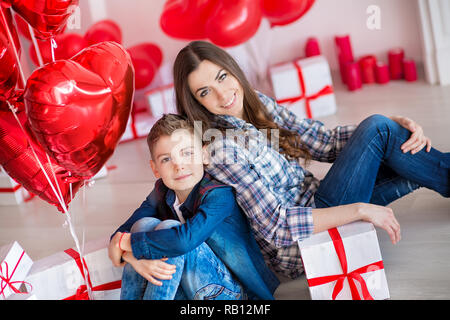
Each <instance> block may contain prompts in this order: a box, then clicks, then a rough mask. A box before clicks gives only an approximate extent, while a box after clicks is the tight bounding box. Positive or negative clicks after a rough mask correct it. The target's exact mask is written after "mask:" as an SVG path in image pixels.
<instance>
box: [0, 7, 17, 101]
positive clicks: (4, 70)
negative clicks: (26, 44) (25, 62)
mask: <svg viewBox="0 0 450 320" xmlns="http://www.w3.org/2000/svg"><path fill="white" fill-rule="evenodd" d="M0 10H1V11H0V101H5V100H7V99H9V98H10V97H11V96H12V95H14V89H15V88H16V85H17V81H18V79H19V70H18V65H17V62H16V58H15V54H14V50H17V55H18V56H20V42H19V37H18V35H17V32H16V29H15V28H14V25H13V24H12V16H11V12H10V9H6V8H3V7H1V6H0ZM8 32H9V33H10V34H11V36H12V38H13V41H12V42H11V41H10V38H9V37H8Z"/></svg>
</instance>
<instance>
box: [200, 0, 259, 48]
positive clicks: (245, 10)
mask: <svg viewBox="0 0 450 320" xmlns="http://www.w3.org/2000/svg"><path fill="white" fill-rule="evenodd" d="M261 19H262V13H261V4H260V2H259V1H254V0H227V1H220V2H219V3H218V4H217V5H216V6H215V7H214V9H213V11H212V13H211V14H210V16H209V18H208V20H207V22H206V25H205V31H206V36H207V37H208V38H209V39H210V40H211V42H213V43H215V44H216V45H218V46H222V47H232V46H236V45H238V44H240V43H243V42H245V41H247V40H248V39H250V38H251V37H252V36H253V35H254V34H255V33H256V31H257V30H258V28H259V25H260V24H261Z"/></svg>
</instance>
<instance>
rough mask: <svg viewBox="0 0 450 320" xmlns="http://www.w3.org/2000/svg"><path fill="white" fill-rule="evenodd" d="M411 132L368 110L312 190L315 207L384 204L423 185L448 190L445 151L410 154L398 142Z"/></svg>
mask: <svg viewBox="0 0 450 320" xmlns="http://www.w3.org/2000/svg"><path fill="white" fill-rule="evenodd" d="M410 135H411V132H410V131H408V130H407V129H405V128H403V127H402V126H400V125H399V124H398V123H396V122H395V121H393V120H391V119H389V118H387V117H384V116H381V115H373V116H370V117H369V118H367V119H365V120H364V121H362V122H361V123H360V125H359V126H358V127H357V128H356V130H355V132H354V133H353V134H352V136H351V137H350V139H349V141H348V142H347V144H346V145H345V146H344V148H343V149H342V151H341V153H340V154H339V156H338V157H337V159H336V161H335V162H334V163H333V165H332V167H331V168H330V170H329V172H328V173H327V175H326V176H325V178H324V179H323V180H322V181H321V182H320V186H319V189H318V190H317V192H316V194H315V195H314V202H315V204H316V207H317V208H324V207H333V206H337V205H343V204H349V203H355V202H365V203H373V204H378V205H383V206H385V205H387V204H389V203H391V202H392V201H394V200H396V199H398V198H400V197H402V196H404V195H406V194H408V193H410V192H412V191H414V190H415V189H417V188H419V187H426V188H429V189H431V190H434V191H436V192H438V193H440V194H441V195H442V196H444V197H449V196H450V173H449V168H450V153H443V152H440V151H438V150H436V149H434V148H431V151H430V152H426V151H425V148H424V149H422V150H421V151H420V152H418V153H416V154H414V155H412V154H411V153H410V152H408V153H403V152H402V151H401V149H400V146H401V145H402V144H403V143H404V142H406V141H407V140H408V139H409V137H410Z"/></svg>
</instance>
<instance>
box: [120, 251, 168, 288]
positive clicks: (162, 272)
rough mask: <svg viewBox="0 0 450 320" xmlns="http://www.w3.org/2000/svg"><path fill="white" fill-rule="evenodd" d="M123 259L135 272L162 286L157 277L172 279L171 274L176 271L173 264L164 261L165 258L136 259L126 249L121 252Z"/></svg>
mask: <svg viewBox="0 0 450 320" xmlns="http://www.w3.org/2000/svg"><path fill="white" fill-rule="evenodd" d="M123 259H124V260H125V261H126V262H129V263H130V264H131V265H132V266H133V268H134V270H135V271H136V272H137V273H139V274H140V275H141V276H142V277H144V278H145V279H147V280H148V281H149V282H151V283H153V284H154V285H156V286H162V282H161V281H159V280H158V279H160V280H169V279H172V274H174V273H175V272H176V266H175V265H173V264H168V263H166V262H165V261H167V258H162V259H159V260H147V259H140V260H137V259H136V258H135V257H134V256H133V253H131V252H128V251H126V252H125V253H124V254H123Z"/></svg>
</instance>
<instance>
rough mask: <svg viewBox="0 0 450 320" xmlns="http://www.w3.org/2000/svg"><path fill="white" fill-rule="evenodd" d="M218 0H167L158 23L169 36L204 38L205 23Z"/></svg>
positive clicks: (186, 38) (185, 38)
mask: <svg viewBox="0 0 450 320" xmlns="http://www.w3.org/2000/svg"><path fill="white" fill-rule="evenodd" d="M218 1H220V0H168V1H167V2H166V3H165V4H164V8H163V12H162V14H161V17H160V20H159V24H160V26H161V29H162V30H163V31H164V32H165V33H166V34H168V35H169V36H171V37H173V38H177V39H184V40H200V39H205V38H206V32H205V25H206V21H207V20H208V18H209V16H210V13H211V10H213V9H214V7H215V6H216V3H217V2H218Z"/></svg>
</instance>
